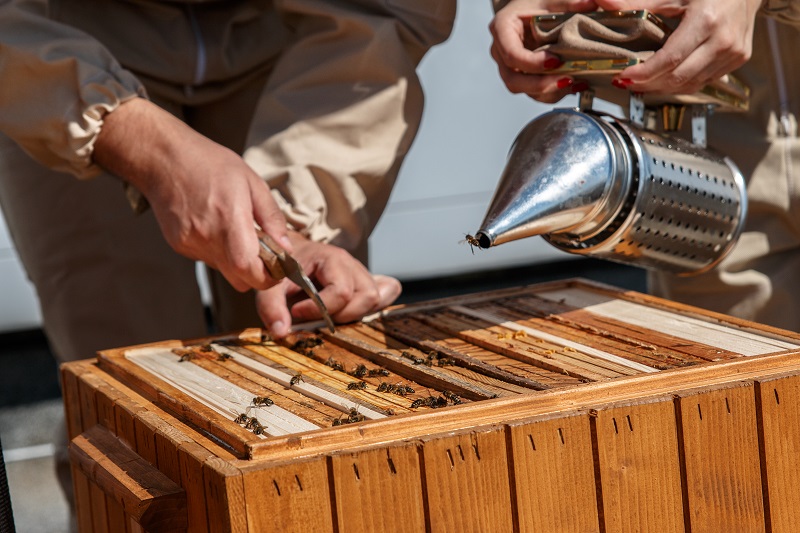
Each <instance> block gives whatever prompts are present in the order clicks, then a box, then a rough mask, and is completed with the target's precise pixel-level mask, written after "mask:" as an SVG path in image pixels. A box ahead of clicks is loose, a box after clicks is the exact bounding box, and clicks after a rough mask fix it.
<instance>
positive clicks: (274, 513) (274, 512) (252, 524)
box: [243, 457, 334, 533]
mask: <svg viewBox="0 0 800 533" xmlns="http://www.w3.org/2000/svg"><path fill="white" fill-rule="evenodd" d="M243 474H244V477H243V480H244V494H245V502H246V504H247V527H248V529H249V531H281V532H283V533H307V532H309V531H314V532H315V533H325V532H329V531H333V523H334V518H333V511H332V502H331V489H330V486H329V484H328V469H327V464H326V459H325V457H317V458H314V459H311V460H298V461H292V462H287V463H280V464H276V465H274V466H271V467H270V468H263V467H260V468H259V467H256V468H253V469H243Z"/></svg>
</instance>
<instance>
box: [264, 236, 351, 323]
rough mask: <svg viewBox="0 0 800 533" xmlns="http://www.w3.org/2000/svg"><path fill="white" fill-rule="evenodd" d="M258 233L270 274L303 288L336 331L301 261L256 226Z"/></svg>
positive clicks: (265, 263) (326, 321)
mask: <svg viewBox="0 0 800 533" xmlns="http://www.w3.org/2000/svg"><path fill="white" fill-rule="evenodd" d="M256 233H257V234H258V244H259V252H258V255H259V257H261V260H262V261H264V265H265V266H266V267H267V270H268V271H269V274H270V276H272V277H273V278H274V279H276V280H279V279H283V278H289V279H290V280H291V281H293V282H294V283H295V284H297V286H299V287H300V288H301V289H303V291H304V292H305V293H306V294H307V295H308V297H309V298H311V299H312V300H313V301H314V303H315V304H316V305H317V307H318V308H319V311H320V313H322V318H323V319H324V320H325V324H326V325H327V326H328V329H330V330H331V333H335V332H336V329H335V328H334V325H333V319H331V316H330V314H328V309H327V308H326V307H325V303H324V302H323V301H322V298H320V296H319V293H318V292H317V288H316V287H315V286H314V284H313V283H312V282H311V280H310V279H308V276H306V273H305V272H304V271H303V268H302V267H301V266H300V263H298V262H297V260H296V259H295V258H294V257H292V256H291V255H289V254H288V253H287V252H286V250H284V249H283V247H282V246H281V245H280V244H278V243H277V242H275V239H273V238H272V237H270V236H269V235H267V234H266V233H264V231H262V230H261V229H260V228H256Z"/></svg>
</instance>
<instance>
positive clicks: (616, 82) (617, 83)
mask: <svg viewBox="0 0 800 533" xmlns="http://www.w3.org/2000/svg"><path fill="white" fill-rule="evenodd" d="M632 83H633V80H630V79H628V78H614V79H612V80H611V84H612V85H613V86H614V87H617V88H618V89H627V88H628V85H631V84H632Z"/></svg>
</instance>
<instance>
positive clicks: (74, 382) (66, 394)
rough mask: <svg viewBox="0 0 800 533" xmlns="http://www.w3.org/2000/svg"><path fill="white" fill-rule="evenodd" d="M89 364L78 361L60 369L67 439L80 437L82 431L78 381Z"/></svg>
mask: <svg viewBox="0 0 800 533" xmlns="http://www.w3.org/2000/svg"><path fill="white" fill-rule="evenodd" d="M89 364H91V363H89V362H88V361H79V362H75V363H71V364H69V365H63V366H62V367H61V391H62V392H61V396H62V399H63V402H64V414H65V423H66V426H67V435H68V438H69V439H72V438H74V437H76V436H78V435H80V434H81V432H82V431H83V424H82V422H81V402H80V392H79V388H78V379H79V376H80V375H81V374H82V373H83V371H84V369H85V368H86V367H87V366H88V365H89Z"/></svg>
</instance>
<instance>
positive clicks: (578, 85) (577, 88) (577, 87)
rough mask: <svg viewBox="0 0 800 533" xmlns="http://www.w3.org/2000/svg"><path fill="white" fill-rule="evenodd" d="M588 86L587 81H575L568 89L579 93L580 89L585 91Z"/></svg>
mask: <svg viewBox="0 0 800 533" xmlns="http://www.w3.org/2000/svg"><path fill="white" fill-rule="evenodd" d="M588 88H589V82H586V81H579V82H578V83H575V84H574V85H573V86H572V89H570V91H571V92H573V93H579V92H581V91H585V90H586V89H588Z"/></svg>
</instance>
